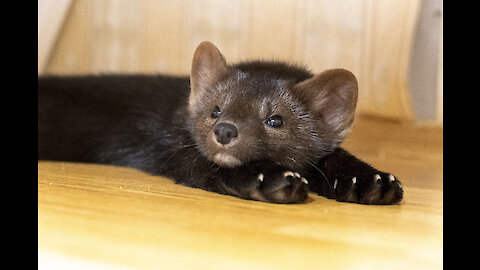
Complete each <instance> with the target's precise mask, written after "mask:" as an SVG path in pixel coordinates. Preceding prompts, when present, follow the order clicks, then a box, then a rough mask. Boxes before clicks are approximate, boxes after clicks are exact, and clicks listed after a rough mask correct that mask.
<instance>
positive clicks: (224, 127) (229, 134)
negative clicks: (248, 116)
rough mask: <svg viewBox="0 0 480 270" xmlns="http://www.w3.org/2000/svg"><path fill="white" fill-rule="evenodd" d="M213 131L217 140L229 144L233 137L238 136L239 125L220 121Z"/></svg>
mask: <svg viewBox="0 0 480 270" xmlns="http://www.w3.org/2000/svg"><path fill="white" fill-rule="evenodd" d="M213 133H214V134H215V136H216V138H217V142H219V143H221V144H229V143H230V142H231V141H232V139H234V138H236V137H237V136H238V131H237V127H235V126H234V125H232V124H229V123H220V124H218V125H216V126H215V128H214V129H213Z"/></svg>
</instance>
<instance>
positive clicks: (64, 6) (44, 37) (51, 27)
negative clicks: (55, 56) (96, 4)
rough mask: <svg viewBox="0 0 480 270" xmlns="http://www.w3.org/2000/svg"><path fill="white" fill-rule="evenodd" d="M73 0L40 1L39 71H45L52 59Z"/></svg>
mask: <svg viewBox="0 0 480 270" xmlns="http://www.w3.org/2000/svg"><path fill="white" fill-rule="evenodd" d="M71 5H72V1H71V0H60V1H54V0H39V1H38V73H39V74H40V73H43V72H44V71H45V68H46V66H47V64H48V60H49V59H50V56H51V53H52V50H53V48H54V45H55V43H56V41H57V38H58V35H59V33H60V30H61V29H62V26H63V23H64V20H65V18H66V16H67V14H68V11H69V9H70V6H71Z"/></svg>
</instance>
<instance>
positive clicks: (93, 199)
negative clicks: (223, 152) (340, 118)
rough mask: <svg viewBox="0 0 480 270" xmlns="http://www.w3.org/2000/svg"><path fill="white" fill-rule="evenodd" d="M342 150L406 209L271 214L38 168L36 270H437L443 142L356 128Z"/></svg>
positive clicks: (237, 203) (396, 127) (368, 122)
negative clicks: (387, 183)
mask: <svg viewBox="0 0 480 270" xmlns="http://www.w3.org/2000/svg"><path fill="white" fill-rule="evenodd" d="M343 146H344V147H345V148H346V149H348V150H351V151H352V152H353V153H355V154H356V155H357V156H358V157H360V158H362V159H364V160H365V161H367V162H370V163H372V164H373V165H375V166H377V167H379V168H381V169H383V170H387V171H391V172H393V173H394V174H395V175H396V176H398V178H400V179H401V180H402V181H403V187H404V190H405V196H404V201H403V202H402V203H401V204H400V205H392V206H366V205H358V204H350V203H340V202H336V201H334V200H329V199H326V198H323V197H319V196H316V195H314V194H310V198H309V200H308V202H307V203H306V204H300V205H275V204H268V203H262V202H255V201H248V200H242V199H239V198H235V197H231V196H225V195H219V194H215V193H210V192H206V191H203V190H198V189H193V188H187V187H183V186H179V185H175V184H173V183H172V181H171V180H169V179H166V178H162V177H155V176H150V175H147V174H145V173H142V172H140V171H137V170H134V169H128V168H121V167H113V166H101V165H86V164H74V163H62V162H45V161H39V162H38V262H39V269H442V267H443V263H442V260H443V257H442V253H443V236H442V235H443V150H442V149H443V130H442V129H441V128H426V127H417V126H413V125H409V124H400V123H395V122H387V121H377V120H375V119H369V118H364V119H363V118H362V119H360V120H357V121H356V123H355V128H354V129H353V132H352V134H351V136H350V137H349V138H348V140H347V141H346V142H345V143H344V145H343Z"/></svg>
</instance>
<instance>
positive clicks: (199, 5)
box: [39, 0, 419, 119]
mask: <svg viewBox="0 0 480 270" xmlns="http://www.w3.org/2000/svg"><path fill="white" fill-rule="evenodd" d="M39 1H42V0H39ZM418 9H419V1H417V0H335V1H332V0H261V1H258V0H176V1H165V0H142V1H140V0H139V1H131V0H102V1H100V0H77V1H73V3H72V7H71V9H70V11H69V13H68V16H67V18H66V20H65V22H64V25H63V28H62V30H61V32H60V34H59V37H58V39H57V43H56V45H55V46H54V49H53V50H52V52H51V54H50V55H49V57H48V61H46V64H45V66H44V68H43V69H42V72H44V73H55V74H79V73H98V72H164V73H170V74H187V73H188V72H189V69H190V64H191V57H192V54H193V52H194V50H195V47H196V45H198V43H200V42H201V41H203V40H210V41H212V42H213V43H215V44H216V45H217V46H218V47H219V48H220V50H221V51H222V52H223V53H224V55H225V57H226V58H227V61H230V62H235V61H238V60H245V59H256V58H261V59H280V60H287V61H292V62H298V63H303V64H306V65H307V66H308V67H309V68H311V69H312V70H313V71H314V72H320V71H322V70H324V69H327V68H336V67H342V68H346V69H349V70H351V71H352V72H354V73H355V74H356V76H357V78H358V80H359V83H360V98H359V111H360V112H361V113H368V114H374V115H380V116H384V117H389V118H395V119H412V118H413V114H412V108H411V101H410V95H409V91H408V82H407V73H408V72H407V69H408V59H409V55H410V48H411V43H412V37H413V29H414V25H415V22H416V17H417V14H418ZM39 21H40V14H39ZM39 27H40V26H39ZM41 38H42V35H41V33H39V39H41Z"/></svg>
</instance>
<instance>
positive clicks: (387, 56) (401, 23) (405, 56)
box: [359, 0, 419, 119]
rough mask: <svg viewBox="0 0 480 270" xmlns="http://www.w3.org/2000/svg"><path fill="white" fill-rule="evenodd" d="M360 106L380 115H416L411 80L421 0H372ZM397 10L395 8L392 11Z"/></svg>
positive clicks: (366, 36) (390, 116)
mask: <svg viewBox="0 0 480 270" xmlns="http://www.w3.org/2000/svg"><path fill="white" fill-rule="evenodd" d="M367 3H368V4H367V6H366V7H367V8H366V9H365V12H364V16H366V18H367V19H365V22H366V25H365V28H366V30H365V31H366V35H365V41H364V42H365V43H366V44H365V45H364V47H363V48H364V50H365V51H364V58H363V59H362V63H363V67H362V69H363V71H362V72H363V74H362V78H363V89H362V91H364V93H363V96H362V103H361V107H360V108H359V110H360V111H361V112H365V113H368V114H373V115H377V116H380V115H381V116H383V117H389V118H395V119H412V118H413V111H412V108H411V102H410V94H409V88H408V81H407V72H408V64H409V57H410V50H411V42H412V37H413V29H414V25H415V22H416V18H417V12H418V6H419V2H418V1H404V0H391V1H376V0H373V1H368V2H367ZM392 11H394V12H392Z"/></svg>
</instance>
